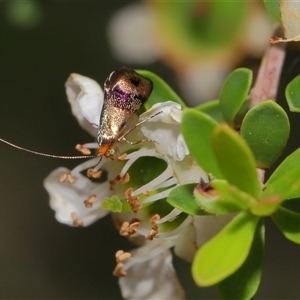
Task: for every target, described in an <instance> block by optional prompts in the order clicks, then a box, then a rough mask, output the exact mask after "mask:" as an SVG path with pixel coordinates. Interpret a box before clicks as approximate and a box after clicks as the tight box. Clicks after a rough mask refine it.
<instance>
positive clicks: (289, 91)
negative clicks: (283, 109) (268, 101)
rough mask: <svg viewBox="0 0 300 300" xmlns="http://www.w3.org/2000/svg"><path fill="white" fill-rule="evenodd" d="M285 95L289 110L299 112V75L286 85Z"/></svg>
mask: <svg viewBox="0 0 300 300" xmlns="http://www.w3.org/2000/svg"><path fill="white" fill-rule="evenodd" d="M285 97H286V100H287V103H288V105H289V108H290V111H293V112H300V75H298V76H296V77H295V78H294V79H293V80H292V81H291V82H290V83H289V84H288V85H287V87H286V90H285Z"/></svg>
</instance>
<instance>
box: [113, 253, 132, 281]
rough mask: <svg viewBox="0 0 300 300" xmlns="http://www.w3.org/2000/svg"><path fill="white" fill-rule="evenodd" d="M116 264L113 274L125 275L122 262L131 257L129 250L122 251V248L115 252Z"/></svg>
mask: <svg viewBox="0 0 300 300" xmlns="http://www.w3.org/2000/svg"><path fill="white" fill-rule="evenodd" d="M115 257H116V262H117V265H116V267H115V269H114V271H113V275H114V276H117V277H122V276H126V272H125V271H124V262H125V261H126V260H128V259H129V258H130V257H131V254H130V253H129V252H124V251H123V250H118V251H117V252H116V254H115Z"/></svg>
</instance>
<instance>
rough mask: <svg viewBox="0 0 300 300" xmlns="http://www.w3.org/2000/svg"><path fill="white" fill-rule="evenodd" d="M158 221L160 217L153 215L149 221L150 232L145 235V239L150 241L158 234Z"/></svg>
mask: <svg viewBox="0 0 300 300" xmlns="http://www.w3.org/2000/svg"><path fill="white" fill-rule="evenodd" d="M159 220H160V215H159V214H155V215H154V216H153V217H152V218H151V219H150V225H151V231H150V232H149V233H148V234H146V239H147V240H150V241H152V240H153V238H154V237H155V236H156V235H157V234H158V232H159V228H158V225H157V222H158V221H159Z"/></svg>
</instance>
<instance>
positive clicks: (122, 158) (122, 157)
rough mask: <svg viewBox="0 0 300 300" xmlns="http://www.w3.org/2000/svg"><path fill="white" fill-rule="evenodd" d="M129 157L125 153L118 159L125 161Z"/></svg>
mask: <svg viewBox="0 0 300 300" xmlns="http://www.w3.org/2000/svg"><path fill="white" fill-rule="evenodd" d="M126 157H127V153H123V154H121V155H119V156H118V157H117V160H124V159H125V158H126Z"/></svg>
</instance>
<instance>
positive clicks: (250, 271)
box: [218, 222, 265, 300]
mask: <svg viewBox="0 0 300 300" xmlns="http://www.w3.org/2000/svg"><path fill="white" fill-rule="evenodd" d="M264 246H265V227H264V224H263V222H260V223H259V224H258V226H257V229H256V232H255V236H254V239H253V243H252V246H251V250H250V252H249V255H248V257H247V259H246V260H245V262H244V263H243V264H242V266H241V267H240V268H239V269H238V270H237V271H236V272H235V273H233V274H232V275H230V276H229V277H227V278H226V279H224V280H223V281H221V282H220V283H219V284H218V292H219V295H220V298H221V299H224V300H232V299H239V300H249V299H252V297H253V296H254V295H255V293H256V291H257V289H258V287H259V284H260V280H261V274H262V264H263V258H264Z"/></svg>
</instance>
